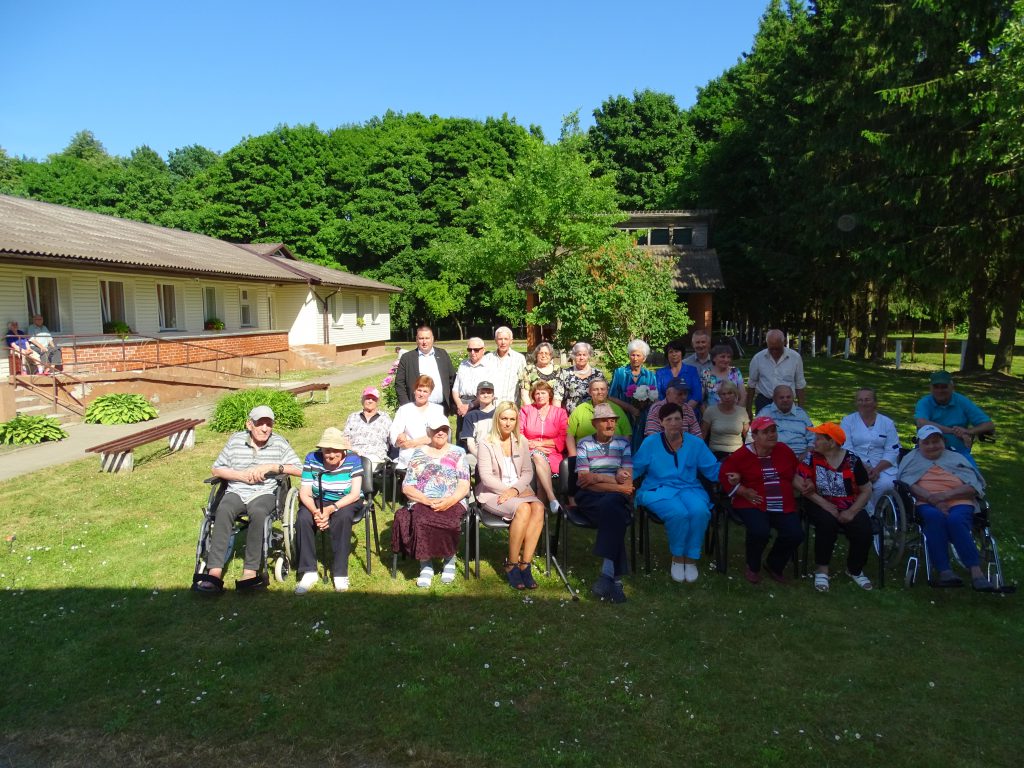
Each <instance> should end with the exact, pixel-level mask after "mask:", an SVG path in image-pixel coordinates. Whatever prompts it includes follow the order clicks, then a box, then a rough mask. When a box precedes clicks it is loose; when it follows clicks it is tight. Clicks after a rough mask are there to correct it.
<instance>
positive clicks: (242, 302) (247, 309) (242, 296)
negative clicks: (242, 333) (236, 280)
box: [238, 288, 252, 328]
mask: <svg viewBox="0 0 1024 768" xmlns="http://www.w3.org/2000/svg"><path fill="white" fill-rule="evenodd" d="M238 312H239V320H240V322H241V326H242V327H243V328H251V327H252V304H251V303H250V302H249V291H247V290H246V289H244V288H243V289H241V290H240V291H239V292H238Z"/></svg>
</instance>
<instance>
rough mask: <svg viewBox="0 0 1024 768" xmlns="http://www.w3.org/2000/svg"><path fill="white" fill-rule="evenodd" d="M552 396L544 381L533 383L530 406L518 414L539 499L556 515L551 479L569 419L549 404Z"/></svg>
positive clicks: (561, 452)
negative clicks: (530, 458) (528, 450)
mask: <svg viewBox="0 0 1024 768" xmlns="http://www.w3.org/2000/svg"><path fill="white" fill-rule="evenodd" d="M553 395H554V392H553V390H552V389H551V385H550V384H548V383H547V382H546V381H536V382H534V384H533V386H532V387H531V388H530V398H531V399H532V400H533V403H532V404H527V405H524V406H523V408H522V410H521V411H520V412H519V432H520V433H521V434H522V436H523V437H524V438H526V442H527V445H528V446H529V448H530V456H531V457H532V459H533V469H534V473H535V474H536V476H537V488H538V489H539V491H540V495H541V498H543V499H544V501H546V502H547V503H548V506H549V507H550V508H551V511H552V512H557V511H558V502H557V501H555V490H554V486H553V485H552V483H551V476H552V475H557V474H558V466H559V465H560V464H561V463H562V457H564V456H565V427H566V423H567V422H568V420H569V419H568V417H567V416H566V414H565V409H564V408H561V407H559V406H557V405H552V404H551V398H552V396H553Z"/></svg>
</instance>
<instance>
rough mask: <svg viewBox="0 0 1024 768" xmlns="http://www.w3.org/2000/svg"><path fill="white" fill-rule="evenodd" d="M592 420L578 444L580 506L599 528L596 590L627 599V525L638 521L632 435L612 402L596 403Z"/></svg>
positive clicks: (608, 597)
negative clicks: (624, 431) (623, 429)
mask: <svg viewBox="0 0 1024 768" xmlns="http://www.w3.org/2000/svg"><path fill="white" fill-rule="evenodd" d="M576 411H579V408H577V409H576ZM576 411H574V413H575V412H576ZM592 421H593V424H594V434H592V435H589V436H587V437H584V438H583V439H582V440H580V441H579V443H577V444H576V484H577V487H578V490H577V491H576V505H577V509H578V511H579V513H580V514H581V515H582V516H583V517H585V518H586V519H587V520H589V521H590V523H591V524H592V525H594V526H595V527H596V528H597V540H596V542H595V543H594V554H595V555H597V556H598V557H600V558H601V559H602V561H601V575H600V576H599V577H598V579H597V581H595V582H594V586H593V587H592V588H591V592H593V593H594V595H595V596H596V597H599V598H601V599H602V600H609V601H611V602H613V603H624V602H626V595H625V593H624V592H623V591H622V575H623V574H625V573H628V572H629V561H628V559H627V556H626V544H625V538H626V528H628V527H629V524H630V522H631V521H632V520H633V452H632V450H631V448H630V440H629V438H628V437H622V436H619V435H616V434H615V431H616V427H617V424H618V421H619V416H618V414H616V413H615V411H613V410H612V407H611V406H610V405H608V404H607V403H602V404H600V405H598V406H596V407H595V408H594V416H593V418H592Z"/></svg>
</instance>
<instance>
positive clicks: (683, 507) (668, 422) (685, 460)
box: [633, 403, 719, 583]
mask: <svg viewBox="0 0 1024 768" xmlns="http://www.w3.org/2000/svg"><path fill="white" fill-rule="evenodd" d="M659 418H660V419H661V426H662V428H663V429H664V432H660V433H656V434H652V435H650V436H648V437H647V438H646V439H644V442H643V443H642V444H641V446H640V450H639V451H637V454H636V456H634V457H633V475H634V476H635V477H641V476H642V477H643V484H642V485H641V486H640V489H639V490H638V491H637V494H636V502H637V504H638V505H641V506H644V507H646V508H647V509H649V510H650V511H651V512H653V513H654V514H656V515H657V516H658V517H659V518H661V520H662V521H664V523H665V532H666V534H668V548H669V551H670V552H671V553H672V570H671V573H672V578H673V579H674V580H675V581H685V582H688V583H693V582H695V581H696V580H697V573H698V571H697V561H698V560H700V551H701V547H702V546H703V544H704V532H705V531H706V530H707V527H708V521H709V520H711V500H710V499H709V498H708V494H707V491H705V490H704V488H703V486H702V485H701V483H700V479H699V478H698V477H697V473H698V472H699V473H700V474H702V475H703V476H704V477H706V478H707V479H708V480H709V481H711V482H716V481H717V480H718V470H719V464H718V459H716V458H715V457H714V454H712V453H711V451H710V450H709V449H708V447H707V445H705V444H704V441H703V440H701V439H700V438H699V437H695V436H694V435H692V434H690V433H688V432H685V431H684V429H683V409H682V407H681V406H679V405H677V404H676V403H668V404H667V405H665V406H664V407H663V408H662V409H661V412H660V414H659Z"/></svg>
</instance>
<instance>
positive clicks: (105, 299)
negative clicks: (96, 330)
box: [100, 280, 128, 325]
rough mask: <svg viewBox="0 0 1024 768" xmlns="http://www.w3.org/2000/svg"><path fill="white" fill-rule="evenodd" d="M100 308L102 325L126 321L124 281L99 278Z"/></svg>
mask: <svg viewBox="0 0 1024 768" xmlns="http://www.w3.org/2000/svg"><path fill="white" fill-rule="evenodd" d="M100 309H101V310H102V313H103V323H104V325H106V324H107V323H127V322H128V315H127V313H126V312H125V303H124V283H122V282H121V281H119V280H100Z"/></svg>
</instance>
